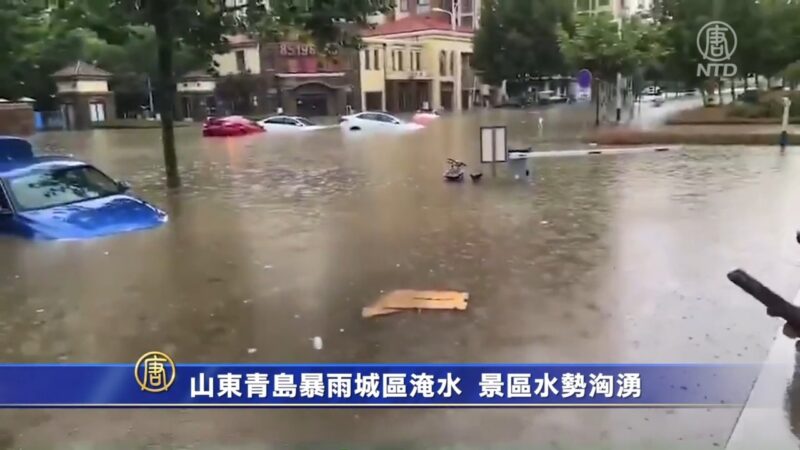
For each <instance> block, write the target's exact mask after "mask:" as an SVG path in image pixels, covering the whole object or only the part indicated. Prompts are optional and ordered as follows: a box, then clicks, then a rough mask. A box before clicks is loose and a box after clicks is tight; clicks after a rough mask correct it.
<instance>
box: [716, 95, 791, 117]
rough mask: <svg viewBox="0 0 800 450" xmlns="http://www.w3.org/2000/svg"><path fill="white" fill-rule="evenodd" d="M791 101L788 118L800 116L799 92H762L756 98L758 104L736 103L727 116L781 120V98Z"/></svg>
mask: <svg viewBox="0 0 800 450" xmlns="http://www.w3.org/2000/svg"><path fill="white" fill-rule="evenodd" d="M786 96H788V97H789V98H790V99H791V100H792V106H791V107H790V108H789V116H790V117H798V116H800V92H782V91H775V92H764V93H761V94H760V95H759V96H758V103H755V104H751V103H738V104H736V105H734V106H733V107H731V108H730V110H729V112H728V115H730V116H732V117H744V118H750V119H755V118H778V119H779V118H781V117H783V97H786Z"/></svg>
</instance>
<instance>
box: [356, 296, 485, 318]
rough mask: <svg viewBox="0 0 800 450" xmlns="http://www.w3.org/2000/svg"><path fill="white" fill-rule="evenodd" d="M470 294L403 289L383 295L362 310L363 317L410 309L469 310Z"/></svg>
mask: <svg viewBox="0 0 800 450" xmlns="http://www.w3.org/2000/svg"><path fill="white" fill-rule="evenodd" d="M468 298H469V293H467V292H457V291H414V290H409V289H401V290H396V291H391V292H389V293H388V294H386V295H382V296H381V297H380V298H378V300H376V301H375V303H373V304H372V305H370V306H367V307H365V308H363V309H362V310H361V317H364V318H368V317H375V316H385V315H388V314H394V313H398V312H400V311H403V310H408V309H417V310H421V309H439V310H458V311H464V310H466V309H467V299H468Z"/></svg>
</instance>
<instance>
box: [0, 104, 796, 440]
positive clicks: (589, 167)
mask: <svg viewBox="0 0 800 450" xmlns="http://www.w3.org/2000/svg"><path fill="white" fill-rule="evenodd" d="M538 113H539V112H530V111H528V112H525V111H491V112H482V113H475V114H471V115H465V116H457V117H446V118H443V119H441V120H440V121H439V122H437V123H435V124H434V125H431V126H430V127H429V128H427V129H425V130H423V131H421V132H418V133H414V134H407V135H402V136H397V135H393V136H392V137H386V136H380V135H370V134H360V135H343V134H342V133H341V132H340V131H339V130H326V131H321V132H319V133H314V134H309V135H303V136H281V137H277V136H274V135H269V134H267V135H259V136H250V137H243V138H236V139H203V138H201V137H200V132H199V129H198V128H195V127H190V128H182V129H178V130H177V140H178V145H179V160H180V163H181V173H182V175H183V179H184V187H183V189H181V190H180V191H178V192H174V193H169V194H168V193H167V192H166V191H165V189H164V188H163V179H162V171H161V150H160V143H159V132H158V130H147V131H141V130H120V131H95V132H81V133H77V132H76V133H52V134H44V135H40V136H37V138H36V142H37V143H38V144H40V145H41V146H43V147H47V148H52V149H56V148H63V149H64V150H62V151H64V152H67V153H73V154H75V155H76V156H79V157H81V158H86V159H89V160H91V161H93V162H94V163H96V164H97V165H98V166H100V167H101V168H103V169H105V170H106V171H107V172H108V173H109V174H111V175H112V176H114V177H117V178H121V179H125V180H128V181H130V182H131V184H132V185H133V186H134V189H135V191H136V192H137V193H139V194H141V195H142V196H143V197H144V198H146V199H148V200H150V201H152V202H154V203H156V204H157V205H159V206H161V207H163V208H164V209H165V210H166V211H167V212H168V213H169V214H170V223H169V224H168V225H167V226H165V227H162V228H161V229H158V230H155V231H149V232H143V233H137V234H131V235H124V236H118V237H114V238H109V239H100V240H93V241H85V242H62V243H31V242H25V241H17V240H9V239H2V240H0V252H2V254H3V255H5V257H4V258H3V260H2V262H0V265H1V267H2V271H0V277H2V284H0V299H2V302H1V303H0V344H1V345H0V352H2V355H3V359H4V360H5V361H18V362H34V361H41V362H46V361H71V362H89V361H95V362H96V361H103V362H131V361H134V360H135V359H136V358H138V357H139V356H140V355H141V354H142V353H144V352H146V351H150V350H156V349H159V350H163V351H166V352H167V353H169V354H170V355H171V356H173V357H174V359H175V360H177V361H180V362H219V361H230V362H251V361H252V362H511V363H513V362H645V363H646V362H756V363H761V362H762V361H764V360H765V358H767V355H768V352H769V350H770V348H771V346H772V343H773V340H774V338H775V333H776V330H777V327H778V324H777V323H776V322H775V321H774V320H773V319H769V318H767V317H766V316H765V314H764V313H763V308H762V307H761V306H760V304H758V303H757V302H755V301H754V300H752V299H750V298H748V297H747V296H746V295H745V294H743V293H741V292H740V291H738V290H737V288H735V287H734V286H733V285H731V284H730V283H729V282H728V281H727V279H726V278H725V274H726V273H727V272H728V271H729V270H731V269H733V268H736V267H739V266H743V267H744V268H746V269H747V270H748V271H749V272H750V273H752V274H753V275H755V276H757V277H759V278H760V279H762V281H763V282H764V283H765V284H767V285H769V286H771V287H773V288H774V289H775V290H776V291H778V292H780V293H781V294H783V295H785V296H787V297H792V296H793V294H794V293H795V292H796V291H797V290H798V288H800V280H798V277H797V275H798V272H800V269H799V268H798V265H800V248H798V246H797V244H796V243H795V242H794V233H795V230H796V229H797V228H798V227H799V226H798V224H800V211H798V209H797V208H796V205H797V204H798V202H800V189H798V188H797V181H796V180H797V179H798V176H800V153H798V152H800V151H798V150H796V149H793V150H789V151H788V152H787V153H786V154H783V155H781V154H780V153H779V152H778V151H777V150H776V149H774V148H736V147H729V148H702V149H692V148H688V149H686V150H685V151H681V152H668V153H640V154H630V155H613V156H603V157H593V158H586V157H565V158H544V159H536V160H535V161H532V162H531V164H533V166H532V167H533V180H532V182H530V183H528V182H523V181H519V182H515V181H513V180H510V179H509V177H508V176H506V172H505V171H504V170H503V169H500V170H498V172H497V176H496V177H492V176H491V173H488V172H487V175H485V176H484V179H483V180H482V182H481V183H480V184H471V183H464V184H460V185H459V184H446V183H444V182H442V179H441V175H442V172H443V170H444V162H445V158H447V157H456V158H459V159H462V160H464V161H466V162H467V163H469V164H470V166H474V164H475V161H476V160H477V158H478V144H477V142H476V139H477V137H478V127H479V126H480V125H481V124H484V125H495V124H508V125H509V133H510V144H511V145H512V146H514V145H526V144H530V143H536V142H538V141H540V140H541V139H542V137H541V136H539V135H538V131H537V129H536V126H535V123H536V122H535V120H534V119H533V117H535V114H538ZM547 114H556V115H558V114H564V116H563V117H564V121H563V122H561V121H559V120H555V121H553V122H557V123H558V124H559V125H558V126H556V128H557V129H558V130H560V131H558V132H556V133H569V132H570V129H571V130H572V133H577V132H576V130H580V129H581V128H579V127H581V126H587V127H588V125H586V124H585V123H584V122H583V121H582V120H583V119H581V118H582V117H584V116H580V115H579V114H577V113H575V112H574V111H572V112H570V110H566V109H561V110H552V111H549V112H547ZM569 120H573V121H574V122H569ZM548 122H550V121H548ZM570 123H573V125H572V126H570V125H569V124H570ZM467 170H468V171H469V170H474V167H471V168H470V167H468V168H467ZM485 171H487V170H485ZM398 288H411V289H454V290H464V291H468V292H470V309H469V310H467V311H466V312H452V313H449V312H444V313H438V312H429V313H422V314H402V315H397V316H391V317H384V318H379V319H370V320H365V319H362V318H361V316H360V311H361V307H362V306H364V305H366V304H368V303H370V302H371V301H373V300H374V299H375V298H377V296H379V295H380V293H381V292H382V291H387V290H390V289H398ZM314 336H320V337H322V338H323V340H324V343H325V345H324V349H323V350H321V351H317V350H315V349H314V348H313V346H312V342H311V340H312V338H313V337H314ZM252 349H255V352H253V351H252ZM783 363H784V364H788V365H793V364H794V361H793V360H790V361H783ZM754 381H755V380H754ZM740 412H741V411H740V410H738V409H692V410H664V409H662V410H648V409H641V410H583V409H577V410H414V411H407V410H369V411H366V410H292V411H262V410H219V411H127V410H112V411H2V412H0V448H98V449H100V448H102V449H108V448H120V449H121V448H348V449H352V448H397V449H411V448H414V449H416V448H420V449H422V448H427V449H430V448H444V447H447V448H456V446H459V447H457V448H500V447H502V448H520V449H522V448H525V449H531V448H536V449H539V448H541V449H556V448H569V449H571V448H613V449H638V448H648V449H658V448H663V449H684V448H685V449H700V448H719V447H724V446H725V443H726V441H727V440H728V438H729V436H730V435H731V433H732V430H733V429H734V426H735V424H736V421H737V418H738V417H739V414H740ZM785 425H786V426H787V427H788V422H787V423H786V424H785Z"/></svg>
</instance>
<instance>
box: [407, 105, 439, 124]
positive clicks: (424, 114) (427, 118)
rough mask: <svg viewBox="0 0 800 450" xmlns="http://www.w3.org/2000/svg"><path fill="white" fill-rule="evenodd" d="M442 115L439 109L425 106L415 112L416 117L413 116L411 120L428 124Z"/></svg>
mask: <svg viewBox="0 0 800 450" xmlns="http://www.w3.org/2000/svg"><path fill="white" fill-rule="evenodd" d="M441 117H442V115H441V114H439V111H436V110H433V109H424V108H423V109H420V110H419V111H417V112H416V113H415V114H414V117H412V118H411V121H412V122H414V123H418V124H420V125H428V124H430V123H431V122H433V121H435V120H438V119H439V118H441Z"/></svg>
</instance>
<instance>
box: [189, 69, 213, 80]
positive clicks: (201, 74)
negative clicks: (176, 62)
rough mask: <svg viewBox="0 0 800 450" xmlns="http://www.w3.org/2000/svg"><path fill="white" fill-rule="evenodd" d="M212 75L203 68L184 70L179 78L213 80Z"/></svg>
mask: <svg viewBox="0 0 800 450" xmlns="http://www.w3.org/2000/svg"><path fill="white" fill-rule="evenodd" d="M213 79H214V77H213V76H212V75H211V74H209V73H208V72H206V71H205V70H192V71H191V72H186V73H185V74H183V76H182V77H181V80H213Z"/></svg>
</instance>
